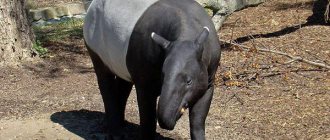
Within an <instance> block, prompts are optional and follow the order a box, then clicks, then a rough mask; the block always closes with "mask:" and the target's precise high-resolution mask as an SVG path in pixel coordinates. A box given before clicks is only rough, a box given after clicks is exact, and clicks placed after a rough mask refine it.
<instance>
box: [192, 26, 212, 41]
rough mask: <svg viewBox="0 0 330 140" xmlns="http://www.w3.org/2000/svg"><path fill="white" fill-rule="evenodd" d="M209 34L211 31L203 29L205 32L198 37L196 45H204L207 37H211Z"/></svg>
mask: <svg viewBox="0 0 330 140" xmlns="http://www.w3.org/2000/svg"><path fill="white" fill-rule="evenodd" d="M209 32H210V29H209V28H207V27H204V28H203V31H202V32H201V33H200V34H199V36H198V37H197V39H196V41H195V43H196V44H198V45H200V44H202V43H204V41H205V40H206V39H207V37H208V36H209Z"/></svg>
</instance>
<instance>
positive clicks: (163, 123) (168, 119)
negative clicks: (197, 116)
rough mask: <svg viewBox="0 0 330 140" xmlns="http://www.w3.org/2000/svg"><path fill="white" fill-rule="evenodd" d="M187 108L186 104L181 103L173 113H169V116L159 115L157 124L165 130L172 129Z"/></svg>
mask: <svg viewBox="0 0 330 140" xmlns="http://www.w3.org/2000/svg"><path fill="white" fill-rule="evenodd" d="M187 109H188V104H187V103H183V104H182V105H180V106H179V108H178V109H177V111H176V112H174V113H173V114H174V115H169V116H159V117H160V118H159V120H158V123H159V126H160V127H161V128H163V129H167V130H173V129H174V127H175V125H176V122H177V121H178V120H179V119H180V118H181V117H182V115H183V114H184V113H185V112H186V110H187Z"/></svg>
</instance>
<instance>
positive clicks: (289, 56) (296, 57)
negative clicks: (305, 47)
mask: <svg viewBox="0 0 330 140" xmlns="http://www.w3.org/2000/svg"><path fill="white" fill-rule="evenodd" d="M220 41H222V42H226V43H228V44H232V45H235V46H238V47H240V48H242V49H243V50H250V49H251V48H250V47H247V46H244V45H241V44H237V43H234V42H230V41H225V40H222V39H220ZM257 50H258V51H260V52H270V53H274V54H279V55H282V56H286V57H288V58H290V59H292V60H291V61H292V62H293V61H300V62H304V63H306V64H310V65H313V66H318V67H322V68H326V69H330V66H329V65H327V64H324V63H318V62H314V61H311V60H307V59H305V58H302V57H299V56H293V55H290V54H287V53H284V52H280V51H275V50H270V49H259V48H257ZM289 62H290V61H289ZM292 62H290V63H292Z"/></svg>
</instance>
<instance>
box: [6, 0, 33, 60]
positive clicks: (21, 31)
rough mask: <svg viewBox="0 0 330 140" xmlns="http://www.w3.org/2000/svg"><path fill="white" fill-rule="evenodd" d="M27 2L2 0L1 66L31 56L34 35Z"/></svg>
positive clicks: (23, 0) (24, 0) (22, 0)
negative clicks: (29, 20)
mask: <svg viewBox="0 0 330 140" xmlns="http://www.w3.org/2000/svg"><path fill="white" fill-rule="evenodd" d="M25 3H26V0H0V66H3V65H16V64H18V63H20V62H21V61H22V60H27V59H28V58H31V55H32V53H31V52H32V51H31V48H32V44H33V43H32V42H33V41H34V35H33V32H32V30H31V28H30V24H29V22H28V18H27V17H28V16H27V9H26V5H25Z"/></svg>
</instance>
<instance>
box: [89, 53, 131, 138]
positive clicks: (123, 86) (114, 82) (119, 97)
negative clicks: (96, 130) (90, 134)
mask: <svg viewBox="0 0 330 140" xmlns="http://www.w3.org/2000/svg"><path fill="white" fill-rule="evenodd" d="M88 51H89V54H90V56H91V59H92V62H93V65H94V70H95V73H96V77H97V81H98V85H99V89H100V92H101V95H102V99H103V103H104V108H105V121H106V122H107V128H108V137H109V138H108V139H110V140H111V139H122V134H121V131H122V129H121V128H122V127H123V125H124V119H125V106H126V101H127V98H128V96H129V93H130V91H131V89H132V85H133V84H132V83H129V82H126V81H125V80H123V79H121V78H119V77H116V76H115V75H114V74H113V73H112V72H111V71H110V70H109V69H108V67H106V66H105V65H104V63H103V62H102V60H101V59H100V58H99V57H98V55H97V54H95V53H94V52H93V51H91V50H90V49H88Z"/></svg>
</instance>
